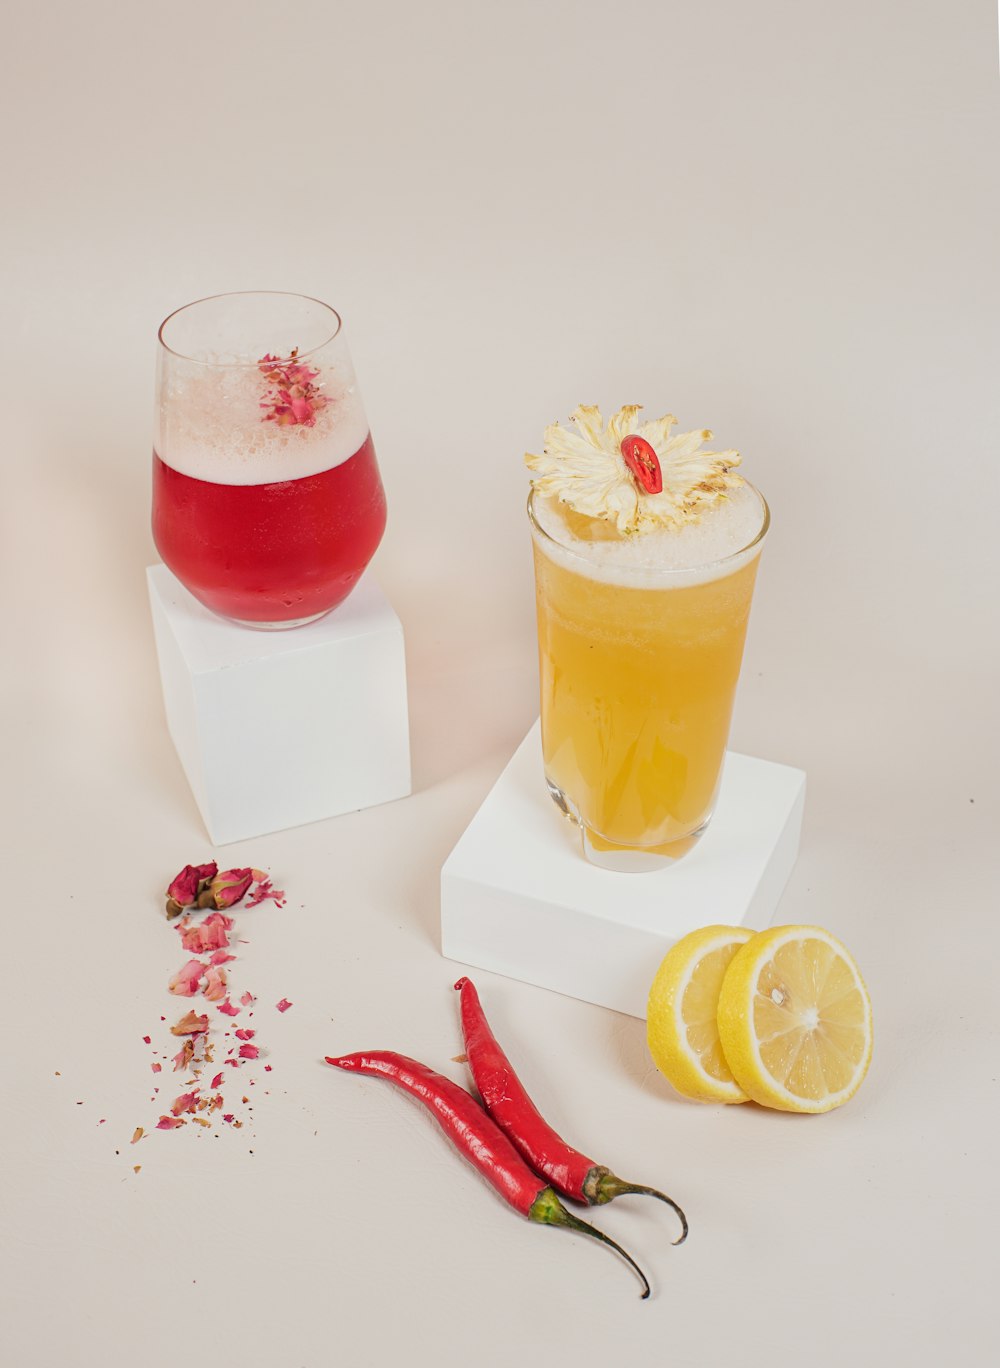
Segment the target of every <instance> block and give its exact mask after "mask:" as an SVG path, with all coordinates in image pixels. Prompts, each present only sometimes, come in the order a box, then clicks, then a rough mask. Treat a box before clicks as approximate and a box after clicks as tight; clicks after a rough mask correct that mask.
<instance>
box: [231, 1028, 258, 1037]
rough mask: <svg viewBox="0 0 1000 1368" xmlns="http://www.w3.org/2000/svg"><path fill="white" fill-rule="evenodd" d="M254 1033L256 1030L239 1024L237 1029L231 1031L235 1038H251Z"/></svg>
mask: <svg viewBox="0 0 1000 1368" xmlns="http://www.w3.org/2000/svg"><path fill="white" fill-rule="evenodd" d="M256 1034H257V1032H256V1031H254V1030H251V1028H250V1027H249V1026H241V1027H240V1029H239V1030H238V1031H234V1032H233V1035H234V1036H235V1037H236V1039H237V1040H253V1038H254V1036H255V1035H256Z"/></svg>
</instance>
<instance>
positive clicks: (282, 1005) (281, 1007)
mask: <svg viewBox="0 0 1000 1368" xmlns="http://www.w3.org/2000/svg"><path fill="white" fill-rule="evenodd" d="M274 1005H275V1006H276V1007H277V1009H278V1011H279V1012H287V1011H288V1009H289V1007H291V1006H292V1003H290V1002H289V1001H288V999H287V998H282V999H281V1001H280V1002H276V1003H275V1004H274Z"/></svg>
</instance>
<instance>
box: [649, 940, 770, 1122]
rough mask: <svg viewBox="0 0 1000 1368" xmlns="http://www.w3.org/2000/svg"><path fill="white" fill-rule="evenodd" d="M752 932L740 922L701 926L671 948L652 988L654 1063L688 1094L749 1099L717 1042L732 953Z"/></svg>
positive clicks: (703, 1098)
mask: <svg viewBox="0 0 1000 1368" xmlns="http://www.w3.org/2000/svg"><path fill="white" fill-rule="evenodd" d="M752 936H753V932H752V931H748V930H747V929H746V928H745V927H742V926H703V927H702V928H701V930H700V931H692V932H691V934H690V935H688V936H683V937H682V938H681V939H680V940H679V941H678V942H677V944H676V945H674V946H672V947H671V949H670V950H668V951H667V954H666V957H665V959H664V961H663V963H662V964H661V965H660V967H659V969H658V970H657V973H656V977H655V978H654V979H653V984H652V987H651V988H650V990H649V1004H648V1007H647V1010H646V1039H647V1041H648V1042H649V1053H650V1054H651V1055H652V1056H653V1063H654V1064H655V1065H656V1067H657V1068H658V1069H659V1071H660V1073H662V1074H663V1076H664V1077H665V1078H666V1080H667V1082H668V1083H670V1084H671V1085H672V1087H674V1088H675V1089H676V1090H677V1092H679V1093H681V1094H682V1096H684V1097H695V1098H697V1099H698V1100H699V1101H701V1102H745V1101H746V1100H747V1095H746V1093H745V1092H744V1091H743V1089H742V1088H740V1087H739V1085H738V1084H737V1083H736V1081H735V1079H734V1078H733V1075H732V1071H731V1070H730V1068H729V1065H728V1064H727V1063H726V1057H725V1055H724V1053H723V1050H722V1045H721V1044H720V1041H719V1031H718V1027H717V1025H716V1008H717V1006H718V1002H719V990H720V988H721V987H722V981H723V978H724V977H725V974H726V970H727V969H728V968H729V965H730V963H731V962H732V959H733V956H734V955H735V954H736V952H737V950H739V949H740V947H741V946H743V945H744V944H745V943H746V942H747V941H749V940H750V939H751V938H752Z"/></svg>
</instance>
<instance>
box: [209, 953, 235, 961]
mask: <svg viewBox="0 0 1000 1368" xmlns="http://www.w3.org/2000/svg"><path fill="white" fill-rule="evenodd" d="M235 958H236V956H235V955H231V954H229V952H228V950H216V952H215V954H214V955H213V956H212V958H211V959H210V960H209V961H208V962H209V964H229V963H230V962H231V961H232V960H234V959H235Z"/></svg>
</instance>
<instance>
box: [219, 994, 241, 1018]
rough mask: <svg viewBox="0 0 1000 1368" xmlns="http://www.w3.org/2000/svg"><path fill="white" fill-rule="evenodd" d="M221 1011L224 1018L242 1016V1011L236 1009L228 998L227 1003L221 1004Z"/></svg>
mask: <svg viewBox="0 0 1000 1368" xmlns="http://www.w3.org/2000/svg"><path fill="white" fill-rule="evenodd" d="M219 1011H220V1012H222V1013H223V1015H224V1016H230V1017H233V1016H239V1014H240V1009H239V1008H238V1007H234V1006H233V1004H232V1003H231V1002H230V1001H229V999H228V998H226V1000H225V1002H220V1003H219Z"/></svg>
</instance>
